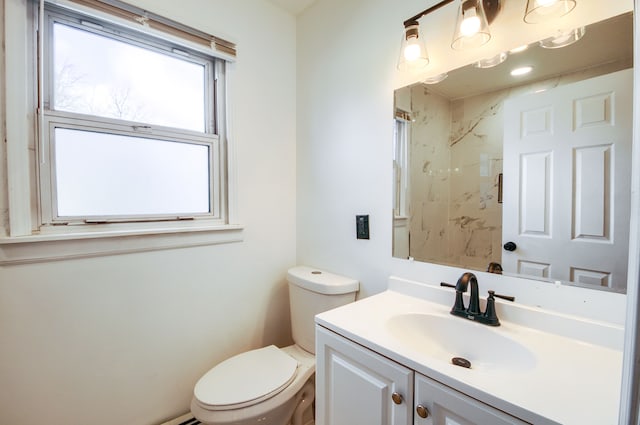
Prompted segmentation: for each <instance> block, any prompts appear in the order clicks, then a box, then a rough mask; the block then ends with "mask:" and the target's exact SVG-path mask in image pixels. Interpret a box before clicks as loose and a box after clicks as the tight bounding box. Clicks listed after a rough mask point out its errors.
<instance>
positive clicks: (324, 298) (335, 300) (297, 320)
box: [287, 266, 359, 354]
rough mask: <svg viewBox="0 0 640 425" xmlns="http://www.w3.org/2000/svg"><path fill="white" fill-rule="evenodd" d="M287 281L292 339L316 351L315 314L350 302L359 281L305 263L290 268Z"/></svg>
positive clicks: (306, 348)
mask: <svg viewBox="0 0 640 425" xmlns="http://www.w3.org/2000/svg"><path fill="white" fill-rule="evenodd" d="M287 280H288V281H289V305H290V308H291V331H292V334H293V340H294V342H295V343H296V344H297V345H298V346H300V347H301V348H302V349H304V350H305V351H308V352H309V353H314V354H315V352H316V348H315V322H314V317H315V315H316V314H319V313H322V312H324V311H327V310H331V309H332V308H336V307H340V306H342V305H345V304H349V303H350V302H353V301H354V300H355V299H356V292H358V288H359V283H358V281H357V280H355V279H350V278H348V277H344V276H339V275H336V274H333V273H329V272H325V271H322V270H318V269H315V268H312V267H307V266H297V267H293V268H291V269H289V270H288V272H287Z"/></svg>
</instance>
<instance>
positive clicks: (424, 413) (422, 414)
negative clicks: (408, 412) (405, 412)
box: [416, 404, 429, 419]
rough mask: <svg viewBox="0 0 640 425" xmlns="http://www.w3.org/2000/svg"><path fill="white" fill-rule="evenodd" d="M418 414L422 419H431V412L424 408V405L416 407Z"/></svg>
mask: <svg viewBox="0 0 640 425" xmlns="http://www.w3.org/2000/svg"><path fill="white" fill-rule="evenodd" d="M416 413H417V414H418V416H420V417H421V418H422V419H426V418H428V417H429V410H427V408H426V407H424V406H423V405H422V404H418V407H416Z"/></svg>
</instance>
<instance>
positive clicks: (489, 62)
mask: <svg viewBox="0 0 640 425" xmlns="http://www.w3.org/2000/svg"><path fill="white" fill-rule="evenodd" d="M507 56H509V55H508V54H507V52H502V53H498V54H497V55H495V56H492V57H490V58H484V59H480V60H479V61H477V62H475V63H474V64H473V66H474V67H476V68H481V69H484V68H493V67H494V66H498V65H500V64H501V63H502V62H504V61H506V60H507Z"/></svg>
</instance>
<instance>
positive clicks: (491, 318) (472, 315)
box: [440, 272, 515, 326]
mask: <svg viewBox="0 0 640 425" xmlns="http://www.w3.org/2000/svg"><path fill="white" fill-rule="evenodd" d="M469 284H471V294H470V299H469V307H467V308H465V306H464V299H463V298H462V294H464V293H465V292H467V287H468V286H469ZM440 285H441V286H448V287H450V288H455V289H456V300H455V303H454V304H453V307H452V308H451V314H453V315H454V316H460V317H464V318H465V319H469V320H474V321H476V322H480V323H483V324H485V325H489V326H500V321H499V320H498V316H497V315H496V299H495V297H498V298H502V299H505V300H508V301H515V297H511V296H507V295H498V294H496V293H495V292H494V291H489V296H488V297H487V306H486V308H485V311H484V313H482V312H481V311H480V296H479V295H478V279H477V278H476V276H475V275H474V274H473V273H469V272H467V273H463V274H462V276H460V279H458V282H456V284H455V285H450V284H448V283H445V282H441V283H440Z"/></svg>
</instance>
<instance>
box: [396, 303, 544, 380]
mask: <svg viewBox="0 0 640 425" xmlns="http://www.w3.org/2000/svg"><path fill="white" fill-rule="evenodd" d="M387 329H388V330H389V331H390V332H391V334H392V335H393V337H394V338H396V339H397V340H398V341H399V342H400V343H401V344H403V345H404V346H406V347H407V348H410V349H413V350H416V351H419V352H421V353H423V354H427V355H429V356H431V357H433V358H434V359H436V360H440V361H443V362H447V363H451V359H452V358H453V357H462V358H464V359H466V360H468V361H469V362H471V370H477V371H483V372H484V371H492V372H500V371H504V372H509V373H514V372H525V371H528V370H531V369H533V368H534V367H535V365H536V357H535V356H534V354H533V353H532V352H531V351H530V350H529V349H528V348H527V347H525V346H524V345H522V344H521V343H519V342H518V341H515V340H513V339H512V338H510V337H509V336H505V334H508V333H507V332H502V333H501V332H500V331H501V329H502V328H501V327H495V328H493V327H489V326H487V325H483V324H480V323H475V322H472V321H470V320H466V319H464V318H461V317H456V316H452V315H439V314H422V313H407V314H400V315H396V316H393V317H391V318H390V319H388V320H387Z"/></svg>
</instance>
